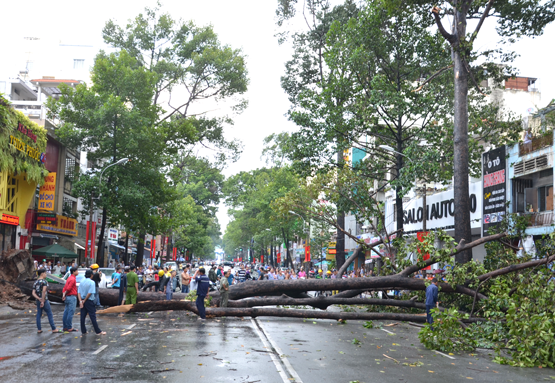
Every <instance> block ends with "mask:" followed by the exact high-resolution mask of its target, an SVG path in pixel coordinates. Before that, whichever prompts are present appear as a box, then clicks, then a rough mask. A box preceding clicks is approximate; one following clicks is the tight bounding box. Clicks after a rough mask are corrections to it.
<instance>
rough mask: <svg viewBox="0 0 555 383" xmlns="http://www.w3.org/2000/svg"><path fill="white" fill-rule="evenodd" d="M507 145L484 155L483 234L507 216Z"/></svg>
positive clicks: (486, 233)
mask: <svg viewBox="0 0 555 383" xmlns="http://www.w3.org/2000/svg"><path fill="white" fill-rule="evenodd" d="M505 153H506V152H505V147H504V146H502V147H500V148H497V149H494V150H490V151H489V152H486V153H484V154H483V155H482V170H483V172H482V180H483V181H482V182H483V183H482V187H483V193H482V196H483V201H482V202H483V204H482V236H486V235H488V231H489V229H490V228H492V227H494V226H496V225H497V224H499V223H500V222H501V221H503V219H504V218H505V212H506V202H507V187H506V185H507V183H506V175H507V169H506V167H507V162H506V154H505Z"/></svg>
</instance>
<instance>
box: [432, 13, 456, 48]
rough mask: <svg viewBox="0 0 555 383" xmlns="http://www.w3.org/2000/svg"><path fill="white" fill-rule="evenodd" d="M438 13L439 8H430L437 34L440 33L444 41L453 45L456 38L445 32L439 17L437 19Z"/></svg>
mask: <svg viewBox="0 0 555 383" xmlns="http://www.w3.org/2000/svg"><path fill="white" fill-rule="evenodd" d="M439 11H441V9H439V7H433V8H432V15H433V16H434V20H435V22H436V25H437V29H438V30H439V33H441V35H442V36H443V38H444V39H445V40H447V41H449V43H450V44H451V45H454V44H455V43H456V42H457V38H456V36H455V35H452V34H451V33H449V32H447V31H446V30H445V28H444V27H443V24H442V23H441V17H439Z"/></svg>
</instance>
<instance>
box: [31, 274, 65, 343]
mask: <svg viewBox="0 0 555 383" xmlns="http://www.w3.org/2000/svg"><path fill="white" fill-rule="evenodd" d="M37 273H38V275H39V279H37V280H36V281H35V283H34V284H33V293H32V294H33V298H35V299H36V300H37V330H38V331H37V332H38V333H39V334H40V333H42V326H41V318H42V312H43V310H44V312H45V313H46V316H47V317H48V323H50V327H51V328H52V332H53V333H57V332H60V331H58V330H57V329H56V325H55V324H54V316H53V315H52V308H51V307H50V301H49V300H48V282H47V281H46V270H45V269H39V271H38V272H37Z"/></svg>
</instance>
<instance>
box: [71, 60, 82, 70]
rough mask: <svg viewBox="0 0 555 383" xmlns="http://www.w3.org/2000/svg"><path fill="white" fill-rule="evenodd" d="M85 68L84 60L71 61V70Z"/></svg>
mask: <svg viewBox="0 0 555 383" xmlns="http://www.w3.org/2000/svg"><path fill="white" fill-rule="evenodd" d="M84 67H85V60H84V59H74V60H73V69H83V68H84Z"/></svg>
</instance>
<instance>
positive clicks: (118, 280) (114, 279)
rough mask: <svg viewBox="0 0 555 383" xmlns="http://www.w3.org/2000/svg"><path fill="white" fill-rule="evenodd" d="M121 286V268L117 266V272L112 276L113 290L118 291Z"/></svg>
mask: <svg viewBox="0 0 555 383" xmlns="http://www.w3.org/2000/svg"><path fill="white" fill-rule="evenodd" d="M120 284H121V267H119V266H116V271H115V272H114V274H112V288H113V289H118V290H119V286H120Z"/></svg>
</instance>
